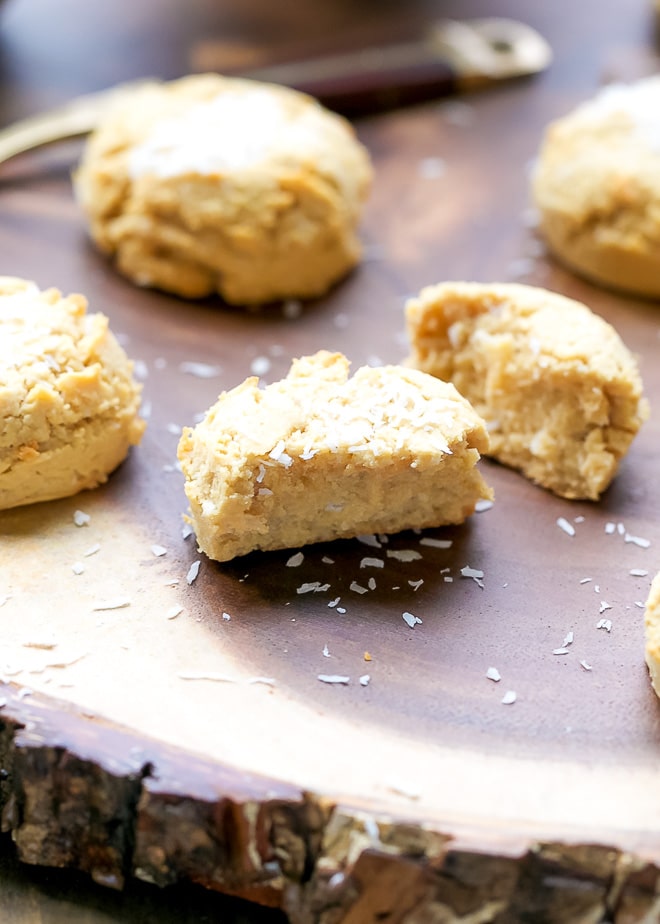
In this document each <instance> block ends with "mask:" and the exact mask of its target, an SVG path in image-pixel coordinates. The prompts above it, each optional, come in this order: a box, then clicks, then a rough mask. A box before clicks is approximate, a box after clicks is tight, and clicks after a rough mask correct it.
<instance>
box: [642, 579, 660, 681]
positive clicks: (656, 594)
mask: <svg viewBox="0 0 660 924" xmlns="http://www.w3.org/2000/svg"><path fill="white" fill-rule="evenodd" d="M644 629H645V634H646V664H647V666H648V669H649V674H650V677H651V683H652V685H653V689H654V690H655V692H656V693H657V695H658V696H660V572H658V574H656V576H655V578H654V579H653V582H652V584H651V590H650V591H649V595H648V598H647V600H646V610H645V614H644Z"/></svg>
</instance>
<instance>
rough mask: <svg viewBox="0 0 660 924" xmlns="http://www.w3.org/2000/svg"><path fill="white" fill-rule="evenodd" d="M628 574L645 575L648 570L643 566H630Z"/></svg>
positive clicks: (634, 575)
mask: <svg viewBox="0 0 660 924" xmlns="http://www.w3.org/2000/svg"><path fill="white" fill-rule="evenodd" d="M630 574H632V576H633V577H646V576H647V574H648V571H646V570H645V569H644V568H632V569H631V571H630Z"/></svg>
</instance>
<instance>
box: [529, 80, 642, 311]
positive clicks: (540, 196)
mask: <svg viewBox="0 0 660 924" xmlns="http://www.w3.org/2000/svg"><path fill="white" fill-rule="evenodd" d="M532 193H533V198H534V201H535V204H536V206H537V208H538V210H539V214H540V226H541V231H542V233H543V235H544V237H545V238H546V241H547V243H548V245H549V247H550V249H551V250H552V251H553V252H554V253H555V254H556V256H557V257H558V258H559V259H560V260H562V261H563V262H564V263H566V264H567V265H568V266H569V267H570V268H572V269H574V270H576V271H578V272H579V273H581V274H582V275H584V276H586V277H588V278H590V279H592V280H594V281H596V282H598V283H601V284H603V285H606V286H608V287H611V288H615V289H622V290H624V291H629V292H633V293H636V294H639V295H644V296H650V297H653V296H656V297H657V296H658V295H660V76H654V77H648V78H645V79H644V80H639V81H636V82H634V83H630V84H613V85H611V86H608V87H605V88H604V89H603V90H601V92H600V93H598V94H597V95H596V96H595V97H594V98H593V99H591V100H589V101H588V102H586V103H583V104H582V105H580V106H578V107H577V108H576V109H575V110H573V111H572V112H570V113H569V114H568V115H566V116H565V117H563V118H561V119H558V120H557V121H555V122H553V123H552V124H551V125H550V126H549V127H548V128H547V130H546V133H545V136H544V139H543V143H542V145H541V150H540V154H539V158H538V162H537V165H536V169H535V171H534V176H533V181H532Z"/></svg>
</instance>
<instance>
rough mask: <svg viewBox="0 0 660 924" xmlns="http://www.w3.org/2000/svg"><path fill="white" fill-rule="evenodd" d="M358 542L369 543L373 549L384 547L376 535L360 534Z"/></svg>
mask: <svg viewBox="0 0 660 924" xmlns="http://www.w3.org/2000/svg"><path fill="white" fill-rule="evenodd" d="M357 540H358V542H361V543H362V544H363V545H369V546H371V548H372V549H380V548H382V544H381V543H380V542H379V541H378V538H377V537H376V536H358V537H357Z"/></svg>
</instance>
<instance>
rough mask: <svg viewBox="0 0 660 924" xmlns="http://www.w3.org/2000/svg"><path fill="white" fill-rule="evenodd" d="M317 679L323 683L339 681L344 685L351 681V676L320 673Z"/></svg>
mask: <svg viewBox="0 0 660 924" xmlns="http://www.w3.org/2000/svg"><path fill="white" fill-rule="evenodd" d="M316 679H317V680H320V681H321V683H338V684H344V685H345V684H347V683H350V681H351V678H350V677H345V676H344V675H343V674H319V675H318V676H317V678H316Z"/></svg>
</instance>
